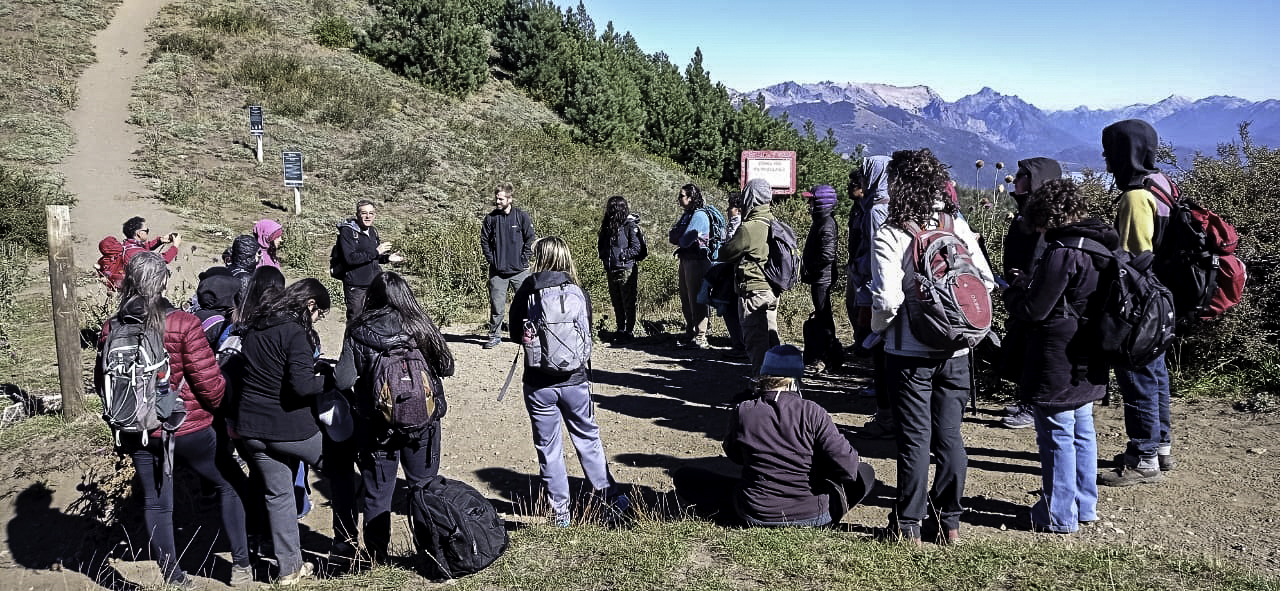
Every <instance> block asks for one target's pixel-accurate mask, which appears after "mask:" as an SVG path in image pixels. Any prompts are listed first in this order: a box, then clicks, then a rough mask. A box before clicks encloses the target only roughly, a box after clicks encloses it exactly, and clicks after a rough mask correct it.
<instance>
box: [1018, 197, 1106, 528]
mask: <svg viewBox="0 0 1280 591" xmlns="http://www.w3.org/2000/svg"><path fill="white" fill-rule="evenodd" d="M1087 213H1088V199H1087V197H1086V196H1085V195H1084V194H1082V193H1081V192H1080V191H1079V188H1078V187H1077V185H1076V183H1075V182H1074V181H1072V180H1070V179H1061V180H1051V181H1048V182H1046V183H1045V184H1044V185H1043V186H1041V187H1040V188H1039V189H1037V190H1036V191H1035V193H1034V194H1033V195H1032V197H1031V199H1030V201H1029V202H1028V203H1027V204H1026V205H1025V206H1024V207H1023V217H1022V221H1023V222H1024V223H1027V224H1028V225H1029V226H1030V227H1031V228H1033V229H1037V230H1042V231H1044V241H1045V244H1046V247H1045V249H1044V252H1043V254H1042V255H1041V256H1040V259H1039V261H1037V262H1036V263H1035V264H1034V265H1032V267H1033V268H1034V269H1035V270H1034V271H1033V272H1032V273H1031V274H1026V273H1023V272H1022V271H1020V270H1017V269H1015V270H1013V272H1012V277H1013V281H1012V284H1011V285H1010V287H1009V289H1007V290H1005V292H1004V301H1005V306H1006V307H1007V308H1008V310H1009V314H1010V316H1012V317H1014V318H1017V319H1018V320H1019V321H1021V322H1023V323H1024V328H1025V330H1026V331H1027V332H1026V342H1025V350H1026V355H1025V357H1024V359H1023V366H1022V376H1021V379H1020V380H1019V384H1018V389H1019V396H1020V397H1021V398H1023V399H1025V400H1027V401H1028V402H1030V403H1031V405H1032V406H1031V408H1032V414H1033V416H1034V418H1035V428H1036V445H1037V447H1039V450H1040V464H1041V480H1042V484H1043V486H1042V488H1041V494H1040V501H1039V502H1037V503H1036V504H1035V505H1034V506H1033V507H1032V509H1031V521H1032V524H1033V526H1034V527H1035V528H1036V529H1038V530H1042V531H1050V532H1055V533H1072V532H1075V531H1076V530H1078V529H1079V528H1080V524H1081V523H1087V522H1092V521H1094V520H1096V519H1097V518H1098V513H1097V505H1098V483H1097V480H1096V474H1097V470H1098V442H1097V437H1096V434H1095V431H1094V427H1093V403H1094V402H1096V401H1098V400H1101V399H1102V397H1103V395H1105V394H1106V389H1107V379H1108V366H1107V362H1106V359H1104V358H1103V357H1102V356H1101V355H1098V354H1096V352H1097V334H1096V332H1095V330H1094V328H1093V327H1092V326H1091V325H1090V324H1088V322H1087V320H1088V319H1089V318H1097V317H1098V315H1099V314H1100V311H1101V305H1102V298H1103V297H1104V296H1105V294H1104V293H1100V292H1098V287H1099V281H1100V279H1101V276H1102V270H1103V269H1104V268H1106V267H1107V266H1108V265H1110V264H1112V263H1111V262H1110V259H1109V258H1108V257H1104V256H1100V255H1095V254H1091V253H1090V252H1088V251H1086V250H1084V249H1085V248H1086V247H1088V246H1090V245H1094V246H1101V248H1103V249H1105V250H1106V251H1108V252H1110V251H1115V250H1116V249H1118V248H1119V247H1120V237H1119V235H1118V234H1117V233H1116V231H1115V229H1114V228H1112V227H1111V226H1110V225H1108V224H1107V223H1106V222H1103V221H1102V220H1100V219H1098V218H1086V217H1085V216H1086V215H1087Z"/></svg>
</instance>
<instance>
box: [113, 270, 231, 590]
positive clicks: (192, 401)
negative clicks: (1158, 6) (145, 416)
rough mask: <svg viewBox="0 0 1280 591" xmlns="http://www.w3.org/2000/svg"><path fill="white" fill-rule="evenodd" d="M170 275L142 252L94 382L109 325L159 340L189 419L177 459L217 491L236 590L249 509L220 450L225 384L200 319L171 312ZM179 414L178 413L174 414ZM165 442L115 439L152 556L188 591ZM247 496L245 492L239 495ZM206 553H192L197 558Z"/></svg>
mask: <svg viewBox="0 0 1280 591" xmlns="http://www.w3.org/2000/svg"><path fill="white" fill-rule="evenodd" d="M168 280H169V268H168V266H167V265H166V264H165V262H164V259H163V258H161V257H160V255H157V254H155V253H152V252H145V253H141V254H139V255H137V256H135V257H133V258H132V259H130V260H129V262H128V264H126V265H125V278H124V283H123V284H122V285H121V287H120V309H119V311H118V312H117V313H116V315H115V316H114V317H113V318H112V319H111V320H109V321H108V322H107V323H106V324H105V325H103V327H102V337H101V338H100V339H99V340H98V350H99V353H98V363H97V364H95V371H94V378H95V384H96V385H97V387H98V391H99V392H102V391H103V387H104V385H105V380H104V378H105V376H104V375H103V371H102V349H103V347H104V346H105V345H106V344H107V343H108V342H109V340H110V331H111V325H112V323H113V322H114V323H118V325H122V324H137V323H140V324H143V330H144V331H145V332H146V333H148V334H150V335H152V336H162V339H163V342H164V349H165V351H166V352H167V353H168V354H169V388H170V389H171V390H176V391H177V392H178V396H179V398H180V399H181V400H182V404H183V407H184V409H185V411H186V419H185V420H184V421H182V423H181V424H180V425H179V426H178V427H177V430H176V431H175V432H174V434H173V435H174V438H173V441H174V452H173V458H174V459H175V460H176V461H179V462H181V463H182V464H183V465H185V466H187V467H188V468H190V469H191V470H193V471H194V472H195V473H197V474H199V475H200V477H201V478H203V479H205V480H207V481H208V482H210V483H211V484H212V485H213V486H214V488H216V489H217V491H218V497H219V501H220V503H221V508H222V526H223V529H224V530H225V532H224V533H225V535H226V537H227V540H228V541H229V542H230V545H231V561H232V569H231V581H230V583H231V584H232V585H233V586H235V585H240V584H245V583H249V582H252V580H253V574H252V571H251V570H250V568H249V549H248V543H247V542H246V538H245V516H244V505H243V504H242V502H241V500H240V496H239V494H237V492H236V489H237V488H240V486H241V485H242V484H244V482H245V480H246V479H245V475H244V473H243V472H241V471H240V467H239V466H238V465H237V464H236V462H235V460H234V459H233V458H231V456H230V455H229V454H227V453H225V452H224V451H220V450H219V447H218V445H217V443H216V442H217V437H216V436H215V433H214V430H213V427H212V424H213V412H214V411H215V410H216V409H217V408H218V406H219V405H220V404H221V403H222V399H223V391H224V389H225V386H226V383H225V381H224V380H223V378H222V372H221V371H219V369H218V362H217V360H216V359H215V358H214V354H213V350H212V349H210V348H209V341H208V339H206V338H205V335H204V331H202V330H201V329H200V320H199V319H197V318H196V317H195V316H194V315H192V314H190V313H188V312H184V311H182V310H176V309H174V307H173V305H172V304H170V303H169V301H168V300H166V299H165V298H164V290H165V286H166V285H167V283H168ZM175 415H176V413H175ZM165 440H166V438H165V437H163V436H162V433H161V429H157V430H155V431H153V432H151V433H150V434H148V435H146V436H143V435H140V434H136V435H135V434H128V433H120V434H118V441H119V445H120V448H121V450H122V451H124V452H126V453H128V454H129V455H130V456H131V457H132V458H133V466H134V469H135V470H136V471H137V474H138V481H139V484H140V485H141V489H142V493H143V505H142V507H143V514H144V519H145V522H146V527H147V535H148V541H149V542H150V546H151V554H152V556H153V557H154V558H155V560H156V562H158V563H159V564H160V570H161V572H162V573H163V574H164V578H165V581H166V582H168V583H169V584H175V585H184V586H185V585H190V584H191V582H190V579H189V578H187V576H186V574H185V573H183V571H182V567H181V566H179V565H178V560H179V558H181V556H180V555H179V553H178V550H177V545H176V543H175V541H174V536H173V476H172V470H167V469H165V468H166V467H165V465H164V462H165ZM241 490H243V489H241ZM196 555H198V556H203V555H204V552H194V553H193V556H196Z"/></svg>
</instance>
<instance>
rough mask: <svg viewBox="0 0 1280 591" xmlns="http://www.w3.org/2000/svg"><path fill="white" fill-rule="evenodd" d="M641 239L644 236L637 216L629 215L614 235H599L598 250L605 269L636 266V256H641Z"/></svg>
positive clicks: (611, 269)
mask: <svg viewBox="0 0 1280 591" xmlns="http://www.w3.org/2000/svg"><path fill="white" fill-rule="evenodd" d="M641 240H643V238H641V236H640V226H639V225H638V224H637V223H636V217H635V216H627V219H626V221H624V222H623V223H622V225H621V226H619V227H618V230H617V231H616V232H614V233H613V235H612V236H603V235H601V236H598V237H597V238H596V250H597V251H598V253H599V255H600V262H602V263H604V270H605V271H617V270H620V269H630V268H631V267H633V266H635V264H636V257H638V256H640V244H641Z"/></svg>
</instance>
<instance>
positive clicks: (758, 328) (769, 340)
mask: <svg viewBox="0 0 1280 591" xmlns="http://www.w3.org/2000/svg"><path fill="white" fill-rule="evenodd" d="M772 204H773V187H772V186H770V185H769V181H767V180H765V179H762V178H754V179H751V180H749V181H747V186H746V187H745V188H744V189H743V191H742V216H743V217H742V225H741V226H739V227H738V230H737V232H734V234H733V238H730V239H729V241H728V242H726V243H725V244H724V246H722V247H720V260H721V261H724V262H726V263H732V264H734V265H735V270H734V280H735V283H736V286H737V292H738V317H739V319H740V320H741V325H742V341H743V344H745V345H746V347H747V355H749V356H750V357H751V378H752V381H753V382H754V381H755V378H756V376H758V375H760V364H762V363H764V354H765V352H767V351H768V350H769V349H770V348H773V347H776V346H778V345H779V344H781V339H780V338H779V337H778V294H776V293H774V291H773V286H771V285H769V281H768V280H766V279H765V277H764V264H765V262H766V261H768V260H769V232H770V225H769V222H771V221H773V219H774V217H773V208H772ZM752 390H754V388H752Z"/></svg>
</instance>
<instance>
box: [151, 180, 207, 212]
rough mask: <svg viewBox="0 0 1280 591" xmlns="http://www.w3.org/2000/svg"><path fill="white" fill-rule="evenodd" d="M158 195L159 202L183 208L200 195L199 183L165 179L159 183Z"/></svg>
mask: <svg viewBox="0 0 1280 591" xmlns="http://www.w3.org/2000/svg"><path fill="white" fill-rule="evenodd" d="M159 193H160V200H161V201H163V202H165V203H167V204H169V205H175V206H177V207H185V206H187V205H188V204H190V203H191V202H192V199H193V198H195V197H198V196H199V195H200V193H201V190H200V182H199V181H195V180H190V179H184V178H175V179H165V180H163V181H161V182H160V190H159Z"/></svg>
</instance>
